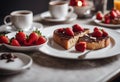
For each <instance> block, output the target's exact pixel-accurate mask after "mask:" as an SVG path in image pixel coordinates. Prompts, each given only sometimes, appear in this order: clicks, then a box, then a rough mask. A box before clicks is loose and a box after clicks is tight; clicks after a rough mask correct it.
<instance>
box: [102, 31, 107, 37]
mask: <svg viewBox="0 0 120 82" xmlns="http://www.w3.org/2000/svg"><path fill="white" fill-rule="evenodd" d="M102 32H103V35H102V36H103V37H106V36H108V33H107V32H106V31H105V30H104V29H102Z"/></svg>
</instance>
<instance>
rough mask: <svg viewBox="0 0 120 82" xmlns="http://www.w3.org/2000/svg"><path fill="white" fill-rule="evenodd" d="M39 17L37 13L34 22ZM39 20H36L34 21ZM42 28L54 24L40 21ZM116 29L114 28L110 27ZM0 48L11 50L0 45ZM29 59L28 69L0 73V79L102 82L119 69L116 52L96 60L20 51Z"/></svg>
mask: <svg viewBox="0 0 120 82" xmlns="http://www.w3.org/2000/svg"><path fill="white" fill-rule="evenodd" d="M38 20H40V18H39V15H36V16H34V21H38ZM38 22H39V21H38ZM42 23H43V25H44V28H48V27H49V25H50V26H52V25H60V24H56V23H46V22H42ZM75 23H79V24H87V25H96V24H95V23H93V22H92V19H77V20H76V21H74V22H72V24H75ZM113 30H118V29H113ZM0 48H1V49H0V50H1V52H2V51H11V50H9V49H7V48H5V47H0ZM23 53H26V54H28V55H30V56H31V57H32V58H33V61H34V62H33V64H32V66H31V68H30V69H27V70H26V71H24V72H21V73H19V74H15V75H8V76H0V82H89V81H90V82H106V81H108V80H111V79H112V78H113V77H114V76H116V74H118V73H119V71H120V55H117V56H115V57H111V58H105V59H100V60H85V61H84V60H83V61H81V60H68V59H60V58H54V57H51V56H48V55H45V54H43V53H41V52H39V51H35V52H23Z"/></svg>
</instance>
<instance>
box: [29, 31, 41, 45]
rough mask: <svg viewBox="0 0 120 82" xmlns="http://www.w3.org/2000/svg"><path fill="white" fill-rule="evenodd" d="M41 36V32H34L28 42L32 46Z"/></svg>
mask: <svg viewBox="0 0 120 82" xmlns="http://www.w3.org/2000/svg"><path fill="white" fill-rule="evenodd" d="M39 35H41V33H40V31H38V30H36V31H33V32H32V33H31V34H30V35H29V39H28V42H29V43H30V44H31V45H32V44H34V43H35V42H36V41H37V40H38V38H39Z"/></svg>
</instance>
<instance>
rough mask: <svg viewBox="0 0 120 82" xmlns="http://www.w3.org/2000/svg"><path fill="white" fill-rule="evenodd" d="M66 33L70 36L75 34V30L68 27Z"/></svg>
mask: <svg viewBox="0 0 120 82" xmlns="http://www.w3.org/2000/svg"><path fill="white" fill-rule="evenodd" d="M65 33H66V34H67V35H68V36H74V32H73V30H72V29H71V28H66V29H65Z"/></svg>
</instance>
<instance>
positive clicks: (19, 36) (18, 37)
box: [16, 31, 26, 44]
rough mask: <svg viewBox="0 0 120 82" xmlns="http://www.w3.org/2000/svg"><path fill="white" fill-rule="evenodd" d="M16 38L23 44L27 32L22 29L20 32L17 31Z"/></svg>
mask: <svg viewBox="0 0 120 82" xmlns="http://www.w3.org/2000/svg"><path fill="white" fill-rule="evenodd" d="M16 39H17V40H18V41H19V43H21V44H22V43H23V42H24V40H25V39H26V34H25V33H24V32H22V31H19V32H18V33H16Z"/></svg>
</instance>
